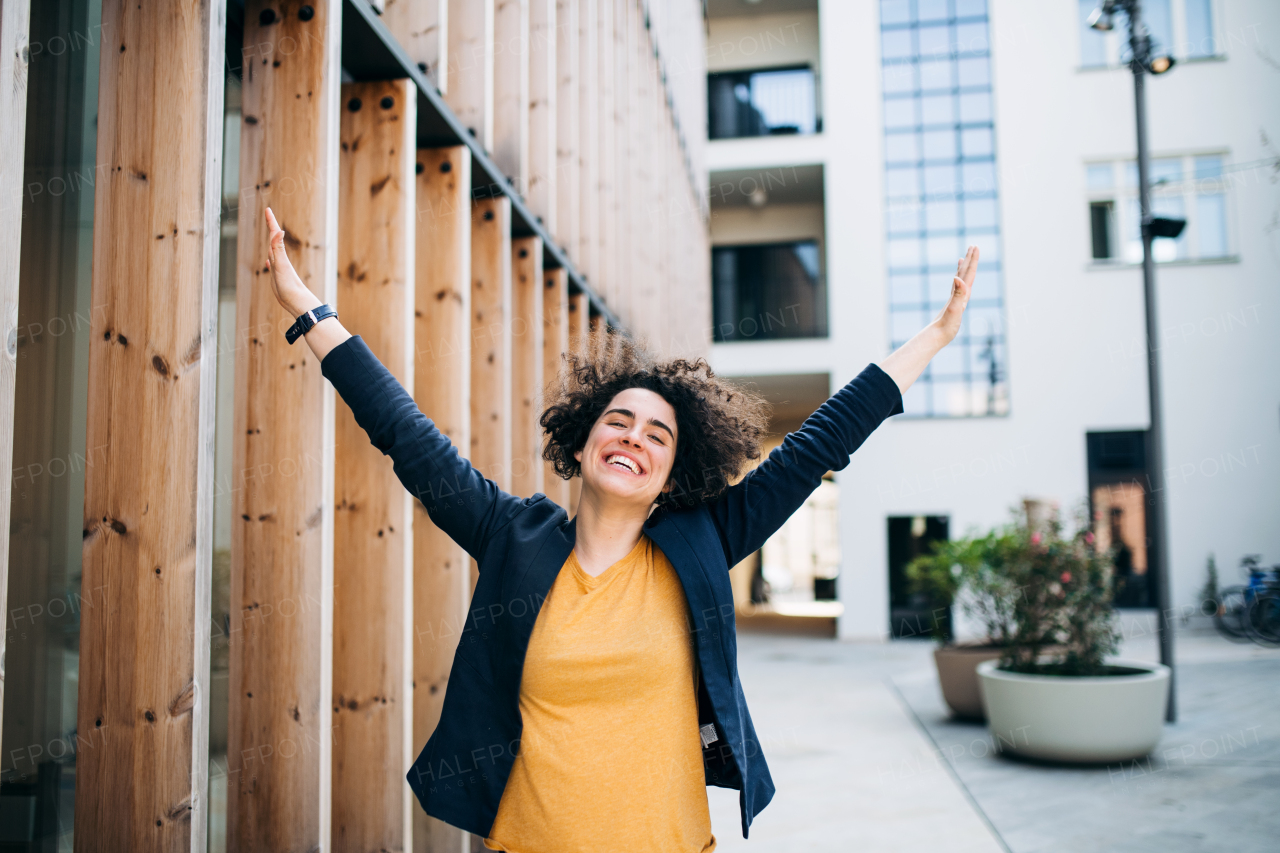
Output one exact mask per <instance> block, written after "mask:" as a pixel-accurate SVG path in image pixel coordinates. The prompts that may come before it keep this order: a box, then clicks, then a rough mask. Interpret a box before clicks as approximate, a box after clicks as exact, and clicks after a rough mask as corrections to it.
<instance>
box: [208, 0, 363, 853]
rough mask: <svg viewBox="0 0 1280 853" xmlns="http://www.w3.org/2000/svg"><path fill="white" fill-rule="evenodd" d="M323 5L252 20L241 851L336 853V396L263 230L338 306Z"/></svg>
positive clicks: (240, 459) (238, 607)
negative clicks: (267, 211) (282, 300)
mask: <svg viewBox="0 0 1280 853" xmlns="http://www.w3.org/2000/svg"><path fill="white" fill-rule="evenodd" d="M310 5H311V7H312V9H313V11H314V13H315V14H314V16H313V17H312V18H311V19H310V20H308V21H303V20H302V19H301V18H300V17H299V16H296V15H289V16H285V17H284V19H283V20H274V19H272V23H270V24H266V23H263V21H264V20H265V16H264V15H263V13H264V12H265V11H267V10H268V9H271V10H274V9H276V8H277V6H276V5H275V4H271V3H268V2H267V0H253V1H252V2H249V3H248V4H247V5H246V8H245V44H250V45H258V46H259V47H258V48H257V52H255V53H252V54H250V55H248V56H247V58H248V59H250V61H249V62H246V64H245V66H244V74H243V80H244V90H243V116H244V118H243V121H242V124H241V130H240V186H241V187H242V188H243V190H242V192H241V197H240V200H239V217H240V223H241V225H240V229H239V236H238V242H237V249H236V267H237V269H236V341H237V342H239V343H238V347H239V348H238V350H237V353H236V368H235V370H236V381H235V395H236V396H235V413H234V416H233V423H234V425H235V426H234V429H233V439H232V456H233V470H234V471H237V472H241V473H239V474H237V475H236V480H234V481H233V484H232V487H233V490H232V515H231V628H230V637H231V649H230V683H229V688H228V693H229V694H230V696H231V701H230V708H229V722H228V746H227V754H228V756H229V765H230V766H229V768H228V769H229V779H228V785H227V792H228V795H227V839H228V848H229V849H233V850H239V851H264V853H274V851H279V850H289V851H303V850H311V849H314V848H316V847H319V848H321V849H326V850H327V849H329V826H330V787H329V785H330V762H331V749H332V746H331V744H332V728H333V711H332V709H331V707H330V704H329V700H330V696H331V693H332V652H333V444H334V414H333V413H334V408H333V407H334V394H333V388H332V386H331V385H329V383H328V382H327V381H325V379H324V377H323V376H322V375H321V373H320V365H319V363H318V362H317V361H316V360H315V359H314V358H312V357H311V354H310V352H308V351H307V350H305V349H303V348H302V347H303V346H305V345H304V344H297V345H295V346H294V347H290V346H289V345H288V343H286V341H285V340H284V335H283V334H282V333H281V332H282V329H283V327H284V326H285V325H287V324H288V323H289V322H291V318H289V317H287V316H285V314H284V312H283V311H282V310H281V309H280V306H279V304H278V303H277V302H276V299H275V296H274V295H273V294H272V291H271V285H270V282H269V280H268V278H267V276H268V275H269V273H268V272H267V270H266V266H265V264H264V263H263V259H265V258H266V257H267V231H266V229H265V227H263V225H262V221H263V213H262V212H263V208H265V207H266V206H267V205H270V206H271V209H272V211H273V212H274V213H275V215H276V218H277V219H278V220H279V221H280V224H281V226H282V227H283V228H284V229H285V232H286V235H285V244H286V246H288V249H289V255H290V259H291V260H292V262H293V266H294V269H296V270H297V272H298V275H299V276H301V278H302V280H303V282H305V283H306V285H307V286H308V287H309V288H311V290H312V292H314V293H315V294H316V295H317V296H318V297H319V298H320V299H322V300H324V301H325V302H328V303H330V304H336V301H337V278H338V253H337V248H338V247H337V230H338V180H337V167H338V97H339V67H338V60H339V45H340V43H341V24H342V15H341V7H340V6H335V5H331V4H330V3H329V2H318V3H312V4H310ZM298 45H303V46H305V49H299V48H298ZM272 57H274V59H272ZM277 61H278V62H279V64H278V65H277V64H276V62H277ZM286 755H287V758H286Z"/></svg>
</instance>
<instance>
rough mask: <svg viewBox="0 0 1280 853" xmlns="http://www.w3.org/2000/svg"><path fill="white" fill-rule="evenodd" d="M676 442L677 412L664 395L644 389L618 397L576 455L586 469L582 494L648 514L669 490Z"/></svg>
mask: <svg viewBox="0 0 1280 853" xmlns="http://www.w3.org/2000/svg"><path fill="white" fill-rule="evenodd" d="M677 438H678V431H677V428H676V412H675V409H673V408H671V404H670V403H668V402H667V401H666V400H664V399H663V398H662V397H661V395H659V394H655V393H654V392H653V391H650V390H648V389H645V388H628V389H627V390H625V391H622V392H620V393H618V394H617V395H616V396H615V397H614V398H613V399H612V400H610V401H609V405H607V406H605V410H604V413H603V414H601V415H600V417H599V418H597V419H596V422H595V424H594V425H593V426H592V427H591V432H590V434H589V435H588V436H587V443H586V445H585V446H584V447H583V448H582V449H581V450H578V451H575V452H574V454H573V455H574V458H575V459H577V460H578V462H579V464H580V465H581V466H582V487H583V494H584V495H586V494H587V493H591V494H593V495H594V496H596V497H598V498H612V499H620V500H624V501H626V502H627V503H635V504H636V505H638V506H643V507H645V508H646V509H647V508H648V507H649V506H650V505H652V504H653V502H654V501H656V500H657V499H658V495H659V494H661V493H662V492H663V491H666V490H667V489H668V488H669V486H668V484H667V480H668V479H669V478H670V476H671V468H672V466H673V465H674V464H675V458H676V439H677Z"/></svg>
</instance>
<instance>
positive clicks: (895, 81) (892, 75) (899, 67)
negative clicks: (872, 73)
mask: <svg viewBox="0 0 1280 853" xmlns="http://www.w3.org/2000/svg"><path fill="white" fill-rule="evenodd" d="M881 73H882V74H883V75H884V90H885V92H886V93H889V92H912V91H915V88H916V64H915V63H914V62H902V61H896V62H888V63H885V66H884V70H883V71H882V72H881Z"/></svg>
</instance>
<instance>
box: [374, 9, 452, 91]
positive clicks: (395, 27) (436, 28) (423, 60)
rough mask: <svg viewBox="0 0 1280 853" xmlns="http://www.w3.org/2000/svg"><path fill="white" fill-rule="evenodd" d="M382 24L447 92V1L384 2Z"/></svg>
mask: <svg viewBox="0 0 1280 853" xmlns="http://www.w3.org/2000/svg"><path fill="white" fill-rule="evenodd" d="M382 22H383V23H384V24H386V25H387V29H388V30H390V31H391V34H392V35H393V36H395V37H396V41H398V42H400V46H401V47H403V48H404V49H405V52H406V53H408V54H409V59H410V60H412V61H413V63H414V64H415V65H417V66H418V70H419V71H421V72H422V73H423V74H426V75H427V76H428V77H429V78H431V81H432V82H433V83H435V84H436V88H437V89H439V90H440V92H441V93H442V94H447V93H448V91H449V59H448V57H449V0H386V8H384V9H383V10H382Z"/></svg>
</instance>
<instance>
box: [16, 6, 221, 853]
mask: <svg viewBox="0 0 1280 853" xmlns="http://www.w3.org/2000/svg"><path fill="white" fill-rule="evenodd" d="M4 17H5V19H8V13H7V12H5V13H4ZM225 26H226V7H225V6H224V5H222V4H221V3H209V4H198V3H189V4H187V3H183V4H172V5H169V4H162V5H157V6H147V7H146V8H145V9H144V8H142V7H136V8H135V4H134V3H132V2H127V0H107V2H105V3H104V4H103V9H102V32H104V33H109V34H110V38H111V42H110V45H109V46H104V49H103V50H102V52H101V59H100V71H99V73H100V77H99V79H100V81H101V82H100V85H99V88H98V155H97V157H98V162H100V163H103V164H106V165H107V168H106V169H104V170H102V171H100V172H99V177H98V179H97V182H96V186H95V188H94V232H93V283H92V293H93V304H94V305H95V306H97V308H95V310H94V311H93V312H92V313H91V319H90V329H91V333H90V345H89V388H90V389H91V390H90V393H89V403H88V422H87V427H86V433H87V446H89V447H98V446H104V445H105V446H107V448H108V449H107V453H106V458H105V459H104V460H103V461H102V462H100V463H99V464H96V465H94V466H93V467H92V468H87V469H86V471H85V500H84V504H85V505H84V513H85V515H84V556H83V572H84V574H83V584H84V588H86V589H94V590H96V589H102V590H103V594H104V598H105V603H104V606H100V607H92V608H85V609H84V610H83V611H82V612H81V614H80V619H81V622H80V630H81V638H80V639H81V642H80V687H79V707H78V718H79V719H78V724H77V732H78V733H80V735H81V736H82V737H86V738H93V739H94V740H93V748H92V749H81V750H79V754H78V756H77V762H76V763H77V766H76V807H75V810H76V830H77V831H76V834H75V840H76V849H77V850H81V851H89V850H104V851H115V850H141V849H148V850H172V851H176V850H184V851H185V850H197V851H200V850H204V849H205V838H206V826H205V822H206V818H207V803H208V781H209V780H208V762H209V755H208V751H209V723H208V713H209V709H208V704H207V703H208V700H207V697H208V695H209V620H210V595H211V592H210V589H211V584H212V565H213V551H212V548H213V448H214V444H213V441H214V391H215V381H214V380H215V370H216V367H217V363H216V359H215V352H216V345H217V306H218V244H219V237H220V234H219V227H218V217H219V212H220V206H221V201H222V198H221V178H222V81H223V76H222V74H223V71H222V68H223V63H224V61H225V60H224V49H223V36H224V32H225ZM117 45H118V46H119V47H118V48H117ZM3 61H4V62H10V61H12V60H11V57H10V56H8V55H6V56H5V57H4V58H3ZM6 73H7V72H6ZM177 81H182V83H183V85H175V83H176V82H177ZM4 97H5V98H7V97H10V93H9V92H6V93H5V94H4ZM18 147H19V148H21V145H20V144H19V146H18ZM5 156H8V152H5ZM6 319H7V318H6ZM11 340H12V339H11Z"/></svg>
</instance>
